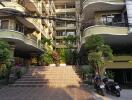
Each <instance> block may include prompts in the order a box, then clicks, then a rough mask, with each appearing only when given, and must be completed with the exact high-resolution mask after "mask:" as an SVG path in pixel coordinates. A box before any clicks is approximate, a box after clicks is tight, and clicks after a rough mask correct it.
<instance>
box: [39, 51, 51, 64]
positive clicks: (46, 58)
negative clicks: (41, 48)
mask: <svg viewBox="0 0 132 100" xmlns="http://www.w3.org/2000/svg"><path fill="white" fill-rule="evenodd" d="M40 58H41V63H44V64H45V65H49V64H51V63H53V58H52V54H51V53H50V52H48V51H45V52H44V53H43V54H42V55H41V57H40Z"/></svg>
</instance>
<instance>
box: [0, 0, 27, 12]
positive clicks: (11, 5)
mask: <svg viewBox="0 0 132 100" xmlns="http://www.w3.org/2000/svg"><path fill="white" fill-rule="evenodd" d="M2 3H3V5H5V7H3V6H2V5H0V9H3V10H9V11H18V12H21V13H25V11H26V10H25V8H24V7H23V6H21V5H20V4H18V3H17V2H13V1H2Z"/></svg>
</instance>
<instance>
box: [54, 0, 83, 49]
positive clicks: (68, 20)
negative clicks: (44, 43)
mask: <svg viewBox="0 0 132 100" xmlns="http://www.w3.org/2000/svg"><path fill="white" fill-rule="evenodd" d="M54 2H55V6H56V17H57V18H62V19H64V20H65V21H61V20H57V21H56V34H55V48H56V49H60V48H67V46H66V45H65V41H64V37H67V36H69V35H72V36H74V37H75V36H79V34H80V29H79V27H80V26H79V24H78V23H77V22H76V20H79V18H80V13H79V11H80V0H54ZM72 45H73V48H77V45H78V43H77V41H75V43H73V44H72Z"/></svg>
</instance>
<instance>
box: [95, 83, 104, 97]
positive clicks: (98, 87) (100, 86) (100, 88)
mask: <svg viewBox="0 0 132 100" xmlns="http://www.w3.org/2000/svg"><path fill="white" fill-rule="evenodd" d="M95 89H96V91H97V93H98V94H100V95H102V96H104V89H105V85H104V84H103V83H98V84H95Z"/></svg>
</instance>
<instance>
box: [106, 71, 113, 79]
mask: <svg viewBox="0 0 132 100" xmlns="http://www.w3.org/2000/svg"><path fill="white" fill-rule="evenodd" d="M106 77H108V78H110V79H113V78H114V73H113V72H112V71H107V73H106Z"/></svg>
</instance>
